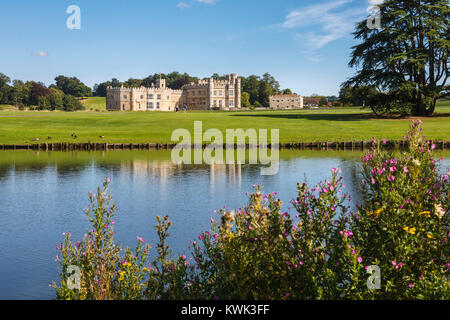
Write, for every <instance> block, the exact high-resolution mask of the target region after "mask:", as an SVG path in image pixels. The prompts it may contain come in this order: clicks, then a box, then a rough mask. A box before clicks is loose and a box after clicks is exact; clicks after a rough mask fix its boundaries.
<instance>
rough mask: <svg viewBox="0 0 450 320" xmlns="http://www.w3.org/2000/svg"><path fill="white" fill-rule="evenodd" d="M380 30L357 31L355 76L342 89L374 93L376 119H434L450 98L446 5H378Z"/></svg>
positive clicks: (438, 1) (415, 1)
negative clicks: (440, 103) (379, 116)
mask: <svg viewBox="0 0 450 320" xmlns="http://www.w3.org/2000/svg"><path fill="white" fill-rule="evenodd" d="M379 7H380V15H381V19H382V20H381V28H380V29H370V28H368V26H367V21H366V20H364V21H361V22H360V23H358V25H357V27H356V31H355V32H354V37H355V39H357V40H360V41H361V43H360V44H358V45H356V46H354V47H353V51H352V55H351V60H350V63H349V65H350V67H355V68H357V72H356V75H355V76H353V77H352V78H350V79H349V80H348V81H346V82H345V83H343V85H342V87H344V88H345V87H352V86H353V87H359V86H371V87H374V88H375V89H376V90H377V91H378V94H377V95H374V96H372V97H371V98H370V99H368V101H367V102H368V104H367V105H368V106H369V107H370V108H372V110H373V111H374V112H375V113H388V112H401V113H411V114H413V115H431V114H433V112H434V110H435V106H436V101H437V100H438V99H439V98H441V97H443V96H446V95H448V89H449V86H448V84H447V80H448V75H449V71H448V63H449V61H448V49H449V44H450V38H449V37H450V33H449V32H448V25H449V16H450V15H449V14H450V11H449V6H448V1H447V0H395V1H392V0H387V1H385V2H384V3H383V4H380V5H379Z"/></svg>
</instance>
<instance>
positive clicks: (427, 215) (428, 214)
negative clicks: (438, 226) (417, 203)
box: [419, 211, 430, 218]
mask: <svg viewBox="0 0 450 320" xmlns="http://www.w3.org/2000/svg"><path fill="white" fill-rule="evenodd" d="M419 216H425V217H427V218H429V217H430V211H422V212H419Z"/></svg>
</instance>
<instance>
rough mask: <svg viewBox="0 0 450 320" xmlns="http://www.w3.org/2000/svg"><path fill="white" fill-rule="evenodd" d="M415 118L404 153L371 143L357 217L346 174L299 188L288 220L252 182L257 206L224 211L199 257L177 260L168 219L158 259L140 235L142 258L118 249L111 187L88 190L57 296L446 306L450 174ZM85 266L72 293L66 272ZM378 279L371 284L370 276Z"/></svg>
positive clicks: (62, 257)
mask: <svg viewBox="0 0 450 320" xmlns="http://www.w3.org/2000/svg"><path fill="white" fill-rule="evenodd" d="M420 125H421V122H419V121H417V122H413V123H412V125H411V129H410V132H409V133H408V135H407V137H405V139H406V140H407V141H408V144H409V149H408V150H407V151H405V152H402V153H401V154H399V155H398V154H395V153H393V152H384V151H381V149H380V144H377V143H376V141H375V140H373V150H370V151H369V152H368V153H367V154H366V155H365V156H364V158H363V166H362V175H363V185H362V196H363V200H364V202H363V204H362V205H360V206H359V208H358V211H356V212H353V211H352V209H351V207H350V205H349V196H348V195H347V194H346V193H344V192H343V191H342V189H343V188H344V185H343V180H342V177H341V176H340V173H341V172H340V170H339V169H336V168H333V169H332V174H331V178H330V179H328V180H325V181H323V182H320V183H319V184H317V185H316V186H315V187H313V188H310V187H308V185H307V183H306V182H303V183H299V184H298V186H297V197H296V198H295V199H294V200H292V202H291V204H292V206H293V208H294V210H295V211H296V216H295V218H294V217H291V215H290V214H289V213H288V212H283V211H282V210H281V208H282V202H281V201H280V200H279V199H278V198H277V194H276V193H271V194H264V193H263V192H262V188H261V186H259V185H258V186H254V187H255V191H254V192H253V193H252V194H250V195H249V203H248V205H246V206H245V207H244V208H243V209H239V210H237V211H226V210H225V209H222V210H220V211H219V213H218V214H219V219H218V221H217V222H216V221H214V219H211V228H210V230H208V231H205V232H202V233H201V234H200V235H199V236H198V241H199V242H197V241H192V242H191V245H192V249H191V253H190V254H191V258H187V257H186V256H184V255H182V256H179V257H177V258H176V259H173V258H171V256H172V254H171V251H170V247H169V246H168V245H167V238H168V237H169V229H170V227H171V222H170V221H169V218H168V217H167V216H166V217H164V218H160V217H157V226H156V231H157V235H158V239H159V241H158V244H157V245H156V258H155V259H154V260H153V261H152V262H151V263H149V254H150V250H151V248H152V246H151V245H149V244H146V243H145V240H144V239H142V238H140V237H138V244H137V246H136V249H135V250H134V251H131V250H130V249H129V248H126V249H124V250H121V249H120V247H119V246H118V245H116V244H115V243H114V233H113V225H114V220H113V218H114V214H115V210H116V207H115V205H113V204H111V196H110V195H109V194H108V192H107V187H108V183H109V180H107V181H106V182H105V183H104V185H103V188H101V189H100V188H99V189H98V190H97V194H90V195H89V199H90V202H91V206H90V208H89V209H87V210H86V214H87V216H88V219H89V222H90V224H91V226H92V229H91V231H90V232H88V233H87V234H86V235H85V236H84V238H83V240H81V241H79V242H75V243H74V242H73V241H72V239H71V236H70V234H68V235H66V238H65V242H64V243H63V244H61V246H59V247H58V250H59V251H60V254H59V255H58V257H57V261H58V262H59V263H60V281H59V285H58V284H56V283H53V284H52V285H53V287H54V288H55V289H56V294H57V298H58V299H251V300H261V299H262V300H264V299H449V298H450V283H449V281H448V271H449V269H450V263H449V262H448V261H449V260H448V259H449V253H450V252H449V245H448V241H449V237H450V223H449V222H450V221H449V220H450V219H449V214H448V213H449V212H448V208H449V202H448V195H449V192H450V190H449V177H448V174H446V175H444V176H440V175H439V171H438V168H437V167H436V162H435V160H434V159H433V153H432V150H433V149H434V146H433V144H432V143H430V142H429V141H424V139H423V138H422V137H421V136H420V131H421V128H420ZM73 265H75V266H78V267H79V268H80V269H81V278H80V279H81V282H80V284H81V288H80V289H71V288H70V287H69V286H68V284H70V282H68V281H67V279H68V277H69V276H70V275H68V274H67V270H68V268H69V266H73ZM371 265H375V266H378V267H379V268H380V271H381V274H380V276H381V287H380V288H378V289H373V288H369V287H368V285H367V284H368V278H369V276H370V275H369V274H367V270H368V268H369V266H371Z"/></svg>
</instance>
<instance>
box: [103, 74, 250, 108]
mask: <svg viewBox="0 0 450 320" xmlns="http://www.w3.org/2000/svg"><path fill="white" fill-rule="evenodd" d="M106 107H107V109H108V110H122V111H126V110H129V111H144V110H160V111H174V110H175V109H176V108H177V107H178V109H179V110H180V109H184V108H188V109H189V110H203V109H216V108H218V109H234V108H240V107H241V79H240V78H239V77H238V76H237V74H229V75H227V76H226V79H225V80H214V79H213V78H208V79H203V80H199V81H196V82H192V83H189V84H186V85H185V86H183V88H182V89H178V90H175V89H170V88H168V87H167V86H166V80H165V79H162V78H160V79H157V80H156V82H155V83H152V85H151V87H142V86H141V87H123V86H121V87H111V86H109V87H107V96H106Z"/></svg>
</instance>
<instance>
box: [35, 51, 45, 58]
mask: <svg viewBox="0 0 450 320" xmlns="http://www.w3.org/2000/svg"><path fill="white" fill-rule="evenodd" d="M32 55H33V56H35V57H47V56H48V52H46V51H37V52H33V54H32Z"/></svg>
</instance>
